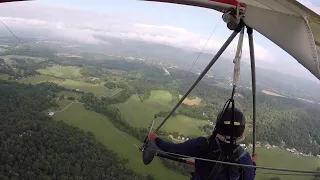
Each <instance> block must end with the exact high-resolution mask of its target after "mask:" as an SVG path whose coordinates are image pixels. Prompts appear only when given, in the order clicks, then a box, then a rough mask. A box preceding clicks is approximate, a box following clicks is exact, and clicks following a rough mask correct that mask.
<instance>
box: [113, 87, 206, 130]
mask: <svg viewBox="0 0 320 180" xmlns="http://www.w3.org/2000/svg"><path fill="white" fill-rule="evenodd" d="M171 100H172V95H171V94H170V93H169V92H168V91H160V90H159V91H151V96H150V99H148V100H145V101H143V102H141V101H140V99H139V97H138V95H133V96H131V98H130V99H129V100H128V101H126V102H124V103H120V104H116V105H114V106H115V107H117V108H119V110H120V112H121V113H122V115H123V116H124V118H125V120H126V121H127V122H128V123H130V124H131V125H132V126H135V127H144V128H146V127H148V126H149V125H150V122H151V121H152V119H153V117H154V115H155V114H157V113H159V112H160V111H169V110H171V108H172V107H173V105H172V104H171V103H170V102H171ZM163 118H164V117H158V118H157V119H156V121H155V127H156V126H157V125H159V124H160V122H161V121H162V119H163ZM206 124H208V122H207V121H205V120H199V119H194V118H190V117H187V116H184V115H177V116H173V117H171V118H169V119H168V121H167V122H166V123H165V125H164V126H163V128H162V130H163V131H166V132H179V133H180V134H183V135H189V136H190V135H202V134H203V133H202V132H201V130H200V129H199V128H198V126H204V125H206ZM178 127H179V128H178Z"/></svg>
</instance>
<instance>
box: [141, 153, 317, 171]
mask: <svg viewBox="0 0 320 180" xmlns="http://www.w3.org/2000/svg"><path fill="white" fill-rule="evenodd" d="M145 149H148V150H151V151H155V152H158V153H165V154H169V155H173V156H178V157H183V158H185V159H195V160H201V161H207V162H213V163H220V164H225V165H231V166H239V167H246V168H256V169H264V170H273V171H283V172H296V173H306V174H314V175H320V171H313V170H300V169H288V168H273V167H267V166H254V165H246V164H239V163H230V162H224V161H217V160H212V159H206V158H199V157H193V156H186V155H182V154H178V153H171V152H166V151H162V150H160V149H153V148H148V147H145Z"/></svg>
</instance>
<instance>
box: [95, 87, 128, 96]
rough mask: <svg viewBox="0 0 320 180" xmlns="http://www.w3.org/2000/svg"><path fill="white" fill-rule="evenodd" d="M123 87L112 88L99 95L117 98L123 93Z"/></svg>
mask: <svg viewBox="0 0 320 180" xmlns="http://www.w3.org/2000/svg"><path fill="white" fill-rule="evenodd" d="M121 91H122V89H121V88H114V89H110V90H108V91H107V92H105V93H103V94H102V95H100V96H99V97H108V98H116V97H118V95H119V94H120V93H121Z"/></svg>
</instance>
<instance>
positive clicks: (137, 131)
mask: <svg viewBox="0 0 320 180" xmlns="http://www.w3.org/2000/svg"><path fill="white" fill-rule="evenodd" d="M81 102H83V103H85V104H86V106H85V107H86V108H87V109H88V110H93V111H95V112H97V113H101V114H103V115H105V116H106V117H108V118H109V120H110V121H112V123H113V124H114V125H115V126H116V128H118V129H119V130H120V131H124V132H127V133H129V134H130V135H132V136H134V137H136V138H137V139H139V140H140V141H141V142H143V141H144V139H145V137H146V135H147V134H148V130H147V129H145V128H135V127H133V126H131V125H130V124H129V123H127V122H126V121H125V120H124V118H123V117H122V115H121V113H120V111H119V109H117V108H115V107H112V106H110V105H111V104H110V101H109V100H108V99H106V98H101V99H99V98H97V97H95V96H94V95H93V94H92V93H87V94H84V95H83V96H82V97H81ZM89 107H90V108H89Z"/></svg>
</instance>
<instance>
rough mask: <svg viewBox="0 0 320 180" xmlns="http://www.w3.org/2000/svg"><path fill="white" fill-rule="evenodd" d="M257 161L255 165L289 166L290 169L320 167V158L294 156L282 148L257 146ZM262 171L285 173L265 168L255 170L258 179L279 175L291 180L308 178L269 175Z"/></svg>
mask: <svg viewBox="0 0 320 180" xmlns="http://www.w3.org/2000/svg"><path fill="white" fill-rule="evenodd" d="M257 153H258V162H257V165H260V166H268V167H277V168H290V169H303V170H315V169H316V168H317V167H320V158H317V157H303V156H296V155H294V154H292V153H289V152H287V151H286V150H283V149H266V148H257ZM263 173H286V172H276V171H267V170H260V169H259V170H257V178H256V179H258V180H270V178H272V177H279V178H281V179H291V180H306V179H307V180H308V179H311V177H310V176H287V175H286V176H284V175H282V176H281V175H271V174H263Z"/></svg>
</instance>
